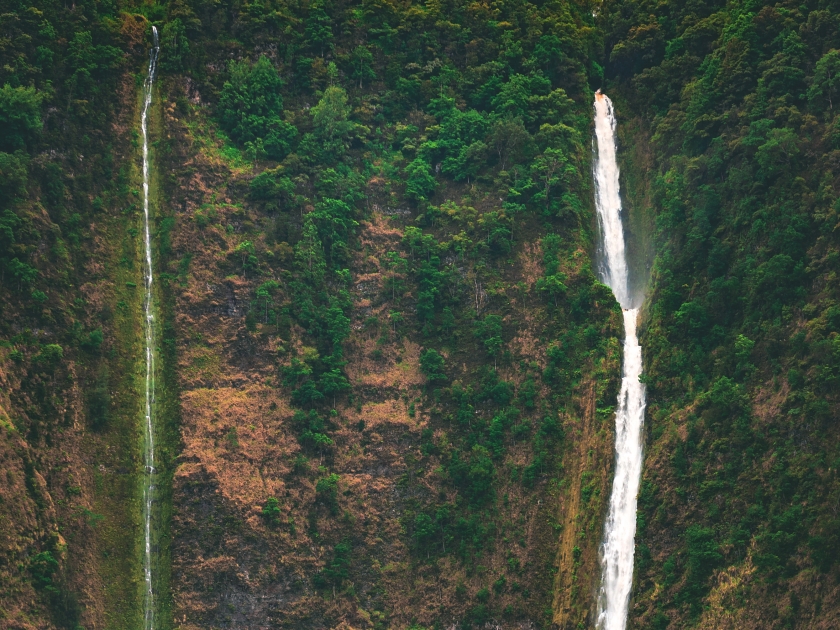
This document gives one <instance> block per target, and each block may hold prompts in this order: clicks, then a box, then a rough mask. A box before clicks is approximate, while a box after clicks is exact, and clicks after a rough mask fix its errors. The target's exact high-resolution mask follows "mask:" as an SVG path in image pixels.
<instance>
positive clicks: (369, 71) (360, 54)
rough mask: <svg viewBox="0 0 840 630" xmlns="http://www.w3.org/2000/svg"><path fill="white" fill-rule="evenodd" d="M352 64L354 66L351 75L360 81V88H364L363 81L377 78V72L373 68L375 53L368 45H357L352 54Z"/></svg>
mask: <svg viewBox="0 0 840 630" xmlns="http://www.w3.org/2000/svg"><path fill="white" fill-rule="evenodd" d="M350 64H351V66H352V67H353V74H352V75H351V76H352V77H353V78H354V79H357V80H358V81H359V89H362V82H363V81H365V80H367V79H369V80H373V79H375V78H376V72H374V70H373V53H371V52H370V50H368V49H367V47H365V46H356V48H355V49H353V53H352V55H351V56H350Z"/></svg>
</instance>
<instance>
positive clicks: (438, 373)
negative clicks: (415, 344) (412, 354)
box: [420, 348, 446, 382]
mask: <svg viewBox="0 0 840 630" xmlns="http://www.w3.org/2000/svg"><path fill="white" fill-rule="evenodd" d="M444 363H445V362H444V360H443V357H442V356H441V355H440V353H439V352H438V351H437V350H434V349H432V348H428V349H427V350H424V351H423V352H421V353H420V371H421V372H423V374H425V375H426V378H427V379H429V382H431V381H437V380H443V379H445V378H446V374H444V372H443V368H444Z"/></svg>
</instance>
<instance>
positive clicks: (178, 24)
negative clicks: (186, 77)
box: [160, 18, 190, 72]
mask: <svg viewBox="0 0 840 630" xmlns="http://www.w3.org/2000/svg"><path fill="white" fill-rule="evenodd" d="M160 47H161V55H160V67H161V69H162V70H166V71H167V72H183V71H184V70H185V69H186V68H187V66H188V65H189V61H190V42H189V40H188V39H187V29H186V28H185V27H184V23H183V22H182V21H181V19H180V18H175V19H174V20H172V21H170V22H167V23H166V24H164V25H163V30H162V31H161V37H160Z"/></svg>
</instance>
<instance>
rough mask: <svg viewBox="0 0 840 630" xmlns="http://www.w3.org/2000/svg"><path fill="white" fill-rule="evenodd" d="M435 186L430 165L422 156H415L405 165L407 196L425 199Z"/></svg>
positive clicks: (419, 199)
mask: <svg viewBox="0 0 840 630" xmlns="http://www.w3.org/2000/svg"><path fill="white" fill-rule="evenodd" d="M436 187H437V182H436V181H435V177H434V175H432V167H431V166H430V165H429V163H428V162H426V161H425V160H424V159H423V158H416V159H415V160H413V161H412V162H411V163H409V164H408V166H406V167H405V194H406V195H407V196H408V197H409V198H411V199H414V200H416V201H425V200H426V199H428V198H429V197H430V196H431V194H432V193H433V192H434V191H435V188H436Z"/></svg>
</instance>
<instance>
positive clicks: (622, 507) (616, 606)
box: [594, 90, 645, 630]
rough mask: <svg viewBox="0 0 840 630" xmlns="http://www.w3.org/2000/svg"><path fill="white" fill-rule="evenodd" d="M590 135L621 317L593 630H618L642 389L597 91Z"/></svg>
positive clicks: (613, 169) (625, 601)
mask: <svg viewBox="0 0 840 630" xmlns="http://www.w3.org/2000/svg"><path fill="white" fill-rule="evenodd" d="M595 136H596V139H597V154H596V159H595V168H594V171H595V173H594V175H595V204H596V207H597V211H598V223H599V225H600V228H601V236H602V239H603V243H602V245H603V263H602V265H601V269H600V271H601V276H602V278H603V281H604V283H605V284H607V285H609V287H610V288H611V289H612V291H613V293H614V294H615V297H616V299H617V300H618V303H619V304H620V305H621V308H622V310H623V312H624V367H623V370H622V378H621V392H620V393H619V395H618V409H617V411H616V414H615V477H614V479H613V488H612V494H611V496H610V507H609V514H608V515H607V521H606V524H605V525H604V542H603V544H602V545H601V572H602V573H601V588H600V591H599V593H598V616H597V627H598V628H599V629H600V630H624V628H625V626H626V624H627V609H628V606H629V604H630V588H631V586H632V584H633V552H634V545H635V543H634V538H635V536H636V500H637V496H638V492H639V478H640V477H641V474H642V423H643V421H644V415H645V388H644V385H642V383H641V382H639V376H641V374H642V349H641V347H640V346H639V340H638V339H637V338H636V319H637V316H638V314H639V308H638V306H639V305H638V304H635V303H634V300H633V298H632V296H631V292H630V288H629V283H628V271H627V269H628V266H627V258H626V253H625V247H624V228H623V226H622V222H621V197H620V195H619V187H618V162H617V161H616V155H615V153H616V143H615V115H614V112H613V106H612V101H610V99H608V98H607V97H606V96H605V95H604V94H601V92H600V90H599V91H598V92H596V93H595Z"/></svg>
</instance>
